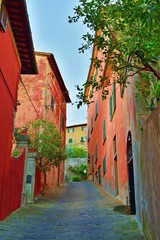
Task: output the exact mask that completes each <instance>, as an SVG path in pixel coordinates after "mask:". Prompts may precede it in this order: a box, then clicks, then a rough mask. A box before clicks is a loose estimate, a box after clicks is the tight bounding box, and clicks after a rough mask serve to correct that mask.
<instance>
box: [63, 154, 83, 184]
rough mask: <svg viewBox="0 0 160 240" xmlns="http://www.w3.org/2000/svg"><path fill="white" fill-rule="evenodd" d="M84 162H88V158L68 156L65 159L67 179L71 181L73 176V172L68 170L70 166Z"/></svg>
mask: <svg viewBox="0 0 160 240" xmlns="http://www.w3.org/2000/svg"><path fill="white" fill-rule="evenodd" d="M82 163H85V164H87V158H68V159H67V160H66V161H65V180H66V181H70V180H71V179H72V177H73V175H74V174H73V173H72V172H71V171H69V170H68V168H69V167H71V166H72V167H74V166H80V165H81V164H82Z"/></svg>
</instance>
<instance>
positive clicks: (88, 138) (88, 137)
mask: <svg viewBox="0 0 160 240" xmlns="http://www.w3.org/2000/svg"><path fill="white" fill-rule="evenodd" d="M89 140H90V128H88V136H87V141H88V142H89Z"/></svg>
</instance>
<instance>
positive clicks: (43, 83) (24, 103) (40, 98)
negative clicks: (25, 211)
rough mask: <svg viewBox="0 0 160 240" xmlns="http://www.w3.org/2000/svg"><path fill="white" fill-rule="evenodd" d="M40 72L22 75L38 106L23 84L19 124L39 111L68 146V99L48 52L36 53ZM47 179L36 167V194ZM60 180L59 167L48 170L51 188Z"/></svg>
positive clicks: (20, 87)
mask: <svg viewBox="0 0 160 240" xmlns="http://www.w3.org/2000/svg"><path fill="white" fill-rule="evenodd" d="M36 61H37V67H38V72H39V73H38V74H37V75H22V81H23V83H24V85H25V88H26V90H27V92H28V94H29V96H30V98H31V100H32V102H33V104H34V106H35V108H36V111H37V112H38V114H37V112H36V111H35V109H34V108H33V106H32V103H31V102H30V100H29V98H28V96H27V94H26V90H25V88H24V86H23V84H22V83H20V84H19V90H18V100H19V102H20V106H18V111H17V114H16V127H21V126H24V125H25V124H26V123H28V122H29V121H31V120H34V119H37V118H38V115H39V116H40V117H41V118H43V119H48V120H49V121H51V122H52V123H53V124H54V125H55V126H56V127H57V129H58V131H59V132H60V134H61V136H62V142H63V146H65V127H66V102H65V99H64V96H63V93H62V91H61V89H60V86H59V84H58V81H57V79H56V77H55V75H54V72H53V71H52V68H51V66H50V64H49V62H48V59H47V57H46V56H36ZM51 95H52V96H53V97H54V110H53V111H52V110H51V107H50V101H51ZM62 116H63V117H64V120H65V125H64V130H63V129H62V126H61V117H62ZM63 178H64V169H63V168H62V167H60V178H59V179H60V184H61V183H63V181H64V180H63ZM42 182H43V174H40V173H38V170H36V181H35V194H38V193H39V192H40V189H41V187H42ZM57 183H58V170H57V168H54V169H51V171H50V172H48V173H47V184H48V188H50V187H52V186H56V185H57Z"/></svg>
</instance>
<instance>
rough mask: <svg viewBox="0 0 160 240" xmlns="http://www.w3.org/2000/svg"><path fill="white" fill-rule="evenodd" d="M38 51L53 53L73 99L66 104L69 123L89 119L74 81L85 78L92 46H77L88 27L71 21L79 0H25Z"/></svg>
mask: <svg viewBox="0 0 160 240" xmlns="http://www.w3.org/2000/svg"><path fill="white" fill-rule="evenodd" d="M26 3H27V9H28V15H29V21H30V27H31V32H32V38H33V45H34V49H35V51H40V52H50V53H53V55H54V57H55V59H56V62H57V64H58V67H59V70H60V72H61V75H62V78H63V80H64V83H65V85H66V88H67V89H68V91H69V96H70V98H71V101H72V102H73V103H74V105H72V104H67V126H71V125H75V124H81V123H86V122H87V108H86V106H84V107H82V108H80V109H79V110H78V109H77V105H76V103H75V101H76V100H77V99H76V94H77V91H76V88H75V85H80V86H81V85H82V84H83V83H85V82H86V80H87V76H88V71H89V67H90V58H91V50H89V51H87V52H86V53H84V54H82V53H79V52H78V48H79V47H81V44H82V39H81V38H82V35H83V34H84V33H86V31H87V29H86V27H85V26H84V25H83V24H82V23H72V24H70V23H68V16H73V15H74V10H73V8H74V7H75V6H76V5H78V0H45V1H44V0H26Z"/></svg>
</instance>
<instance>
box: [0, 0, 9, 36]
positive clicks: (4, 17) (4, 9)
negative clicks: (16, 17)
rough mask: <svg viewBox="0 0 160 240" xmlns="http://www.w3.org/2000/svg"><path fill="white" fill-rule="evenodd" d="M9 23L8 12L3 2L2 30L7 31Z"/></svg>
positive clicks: (1, 12) (0, 22)
mask: <svg viewBox="0 0 160 240" xmlns="http://www.w3.org/2000/svg"><path fill="white" fill-rule="evenodd" d="M0 2H1V1H0ZM7 23H8V14H7V10H6V7H5V5H4V4H3V3H2V4H1V6H0V30H3V31H4V32H5V31H6V28H7Z"/></svg>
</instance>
